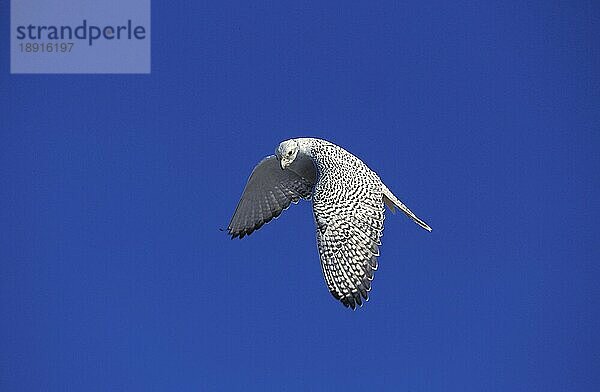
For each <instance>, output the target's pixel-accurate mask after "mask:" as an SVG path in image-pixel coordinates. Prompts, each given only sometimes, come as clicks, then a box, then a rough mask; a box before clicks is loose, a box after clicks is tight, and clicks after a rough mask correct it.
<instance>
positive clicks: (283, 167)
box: [279, 158, 290, 170]
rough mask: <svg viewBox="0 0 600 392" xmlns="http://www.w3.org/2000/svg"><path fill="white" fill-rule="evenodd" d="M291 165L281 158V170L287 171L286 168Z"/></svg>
mask: <svg viewBox="0 0 600 392" xmlns="http://www.w3.org/2000/svg"><path fill="white" fill-rule="evenodd" d="M289 165H290V162H289V161H287V160H285V159H283V158H281V159H280V160H279V166H281V170H285V168H286V167H288V166H289Z"/></svg>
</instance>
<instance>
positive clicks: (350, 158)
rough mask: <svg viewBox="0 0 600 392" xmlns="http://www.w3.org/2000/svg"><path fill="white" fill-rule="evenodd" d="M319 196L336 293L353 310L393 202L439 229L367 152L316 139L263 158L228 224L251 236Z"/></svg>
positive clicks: (364, 290) (288, 144)
mask: <svg viewBox="0 0 600 392" xmlns="http://www.w3.org/2000/svg"><path fill="white" fill-rule="evenodd" d="M276 164H277V165H279V166H280V167H281V168H278V167H277V168H275V165H276ZM282 169H283V170H282ZM311 197H312V200H313V214H314V219H315V224H316V232H317V246H318V249H319V256H320V259H321V268H322V271H323V275H324V277H325V282H326V283H327V287H328V288H329V291H330V292H331V294H332V295H333V296H334V297H335V298H336V299H338V300H340V301H341V302H342V304H344V305H345V306H346V307H350V308H352V309H354V308H355V307H356V306H361V305H362V303H363V300H367V299H368V292H369V291H370V290H371V281H372V280H373V272H374V271H375V270H376V269H377V257H378V256H379V245H381V241H380V238H381V236H382V233H383V220H384V208H385V207H384V206H385V205H388V207H390V209H392V211H393V210H394V207H398V208H400V209H401V210H402V211H403V212H404V213H405V214H407V215H408V216H409V217H410V218H411V219H413V220H414V221H415V222H416V223H417V224H419V225H420V226H422V227H423V228H425V229H427V230H429V231H431V229H430V228H429V226H427V224H425V223H424V222H423V221H421V220H420V219H419V218H417V217H416V216H415V215H414V214H413V213H412V212H411V211H410V210H409V209H408V208H407V207H406V206H405V205H404V204H402V202H400V200H398V199H397V198H396V197H395V196H394V195H393V194H392V193H391V192H390V191H389V190H388V189H387V187H386V186H385V185H384V184H383V183H382V181H381V180H380V178H379V176H378V175H377V174H376V173H375V172H373V171H372V170H371V169H369V167H368V166H367V165H365V164H364V163H363V162H362V161H361V160H360V159H358V158H357V157H356V156H354V155H352V154H351V153H349V152H348V151H346V150H344V149H343V148H341V147H339V146H337V145H335V144H333V143H330V142H328V141H325V140H321V139H314V138H299V139H290V140H287V141H285V142H282V143H281V144H280V145H279V147H278V149H277V152H276V155H275V156H271V157H267V158H266V159H264V160H263V161H262V162H261V163H260V164H259V165H257V167H256V168H255V169H254V171H253V173H252V175H251V177H250V179H249V180H248V184H247V185H246V189H244V193H243V194H242V198H241V200H240V202H239V204H238V207H237V209H236V212H235V213H234V216H233V218H232V220H231V223H230V224H229V227H228V231H229V233H230V234H231V235H232V237H240V238H241V237H243V236H244V235H249V234H251V233H252V232H253V231H254V230H257V229H258V228H260V227H261V226H262V225H263V224H264V223H266V222H268V221H270V220H271V219H272V218H273V217H277V216H279V214H280V213H281V211H283V210H284V209H286V208H287V207H288V206H289V204H290V203H291V202H297V201H298V199H299V198H311Z"/></svg>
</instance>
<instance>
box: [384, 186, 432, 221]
mask: <svg viewBox="0 0 600 392" xmlns="http://www.w3.org/2000/svg"><path fill="white" fill-rule="evenodd" d="M382 185H383V184H382ZM383 202H384V203H385V205H386V206H388V208H389V209H390V210H391V211H392V212H393V213H395V212H396V209H395V208H394V207H398V208H399V209H400V210H402V212H404V213H405V214H406V215H407V216H408V217H409V218H410V219H412V220H413V221H415V223H416V224H417V225H419V226H421V227H422V228H424V229H425V230H427V231H431V227H429V225H427V223H425V222H423V221H422V220H421V219H419V217H417V216H416V215H415V214H414V213H413V212H412V211H411V210H409V209H408V207H407V206H405V205H404V203H402V202H401V201H400V200H398V198H397V197H396V196H394V194H393V193H392V192H391V191H390V190H389V189H388V188H387V187H386V186H385V185H383Z"/></svg>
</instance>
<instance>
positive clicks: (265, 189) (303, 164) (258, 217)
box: [227, 154, 317, 238]
mask: <svg viewBox="0 0 600 392" xmlns="http://www.w3.org/2000/svg"><path fill="white" fill-rule="evenodd" d="M316 178H317V172H316V169H315V166H314V164H313V162H312V160H311V159H309V158H308V157H306V156H303V155H300V154H299V155H298V156H297V157H296V159H295V160H294V162H292V164H290V165H289V166H288V167H287V168H286V169H285V170H283V169H281V166H280V165H279V161H278V160H277V157H276V156H275V155H271V156H268V157H266V158H265V159H263V160H262V161H261V162H260V163H259V164H258V165H256V167H255V168H254V170H253V171H252V174H251V175H250V178H249V179H248V182H247V183H246V187H245V188H244V192H243V193H242V197H241V198H240V201H239V203H238V205H237V208H236V209H235V213H234V214H233V217H232V218H231V222H230V223H229V226H228V227H227V231H228V232H229V234H230V235H231V237H232V238H235V237H240V238H242V237H244V236H245V235H250V234H252V232H254V231H255V230H258V229H259V228H260V227H262V225H264V224H265V223H267V222H269V221H271V219H273V218H276V217H278V216H279V215H280V214H281V212H282V211H283V210H285V209H286V208H288V207H289V205H290V203H292V202H293V203H297V202H298V200H299V199H300V198H305V199H307V198H310V196H311V194H312V191H313V188H314V185H315V182H316Z"/></svg>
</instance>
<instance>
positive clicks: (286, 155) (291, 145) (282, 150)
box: [275, 139, 300, 169]
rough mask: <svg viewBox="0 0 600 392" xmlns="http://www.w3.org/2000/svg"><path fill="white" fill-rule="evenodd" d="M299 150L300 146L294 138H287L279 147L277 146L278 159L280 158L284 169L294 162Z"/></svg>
mask: <svg viewBox="0 0 600 392" xmlns="http://www.w3.org/2000/svg"><path fill="white" fill-rule="evenodd" d="M299 150H300V146H299V145H298V142H297V141H296V140H294V139H290V140H286V141H284V142H281V143H280V144H279V147H277V150H276V151H275V155H276V156H277V159H279V164H280V165H281V168H282V169H285V168H286V167H288V166H289V165H290V164H291V163H292V162H294V159H296V155H298V151H299Z"/></svg>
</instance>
